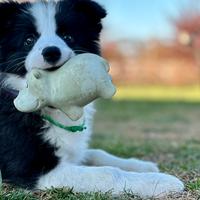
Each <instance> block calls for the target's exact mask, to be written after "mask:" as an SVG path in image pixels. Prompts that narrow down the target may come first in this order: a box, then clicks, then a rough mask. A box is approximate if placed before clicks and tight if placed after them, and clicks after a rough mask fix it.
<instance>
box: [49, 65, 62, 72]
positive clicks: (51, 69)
mask: <svg viewBox="0 0 200 200" xmlns="http://www.w3.org/2000/svg"><path fill="white" fill-rule="evenodd" d="M60 67H61V66H53V67H50V68H48V69H46V71H48V72H53V71H56V70H57V69H59V68H60Z"/></svg>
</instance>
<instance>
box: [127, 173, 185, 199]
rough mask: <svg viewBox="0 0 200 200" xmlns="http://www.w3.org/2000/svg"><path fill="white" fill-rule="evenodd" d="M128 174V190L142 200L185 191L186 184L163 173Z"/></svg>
mask: <svg viewBox="0 0 200 200" xmlns="http://www.w3.org/2000/svg"><path fill="white" fill-rule="evenodd" d="M126 173H127V174H126V176H127V180H128V181H127V184H126V189H130V191H132V192H133V193H134V194H136V195H138V196H140V197H142V198H162V197H164V196H167V195H170V194H176V193H181V192H182V191H183V190H184V184H183V183H182V181H180V180H179V179H178V178H176V177H175V176H171V175H168V174H163V173H132V175H131V173H130V172H126Z"/></svg>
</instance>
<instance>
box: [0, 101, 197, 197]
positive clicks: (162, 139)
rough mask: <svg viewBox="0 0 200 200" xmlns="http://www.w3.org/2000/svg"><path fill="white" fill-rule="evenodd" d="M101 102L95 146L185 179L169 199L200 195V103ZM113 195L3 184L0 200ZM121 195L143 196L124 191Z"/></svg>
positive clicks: (96, 123) (98, 105)
mask: <svg viewBox="0 0 200 200" xmlns="http://www.w3.org/2000/svg"><path fill="white" fill-rule="evenodd" d="M122 99H123V98H121V100H119V98H118V100H115V101H99V102H97V109H98V112H97V114H96V118H95V126H94V132H95V133H94V135H93V140H92V143H91V146H92V147H95V148H103V149H105V150H107V151H109V152H110V153H113V154H115V155H118V156H123V157H127V158H128V157H138V158H141V159H146V160H152V161H155V162H157V163H158V164H159V166H160V168H161V170H162V171H165V172H169V173H171V174H175V175H177V176H178V177H180V178H181V179H182V180H184V181H185V184H186V191H185V192H184V194H183V195H181V196H176V197H167V198H166V199H180V200H182V199H183V200H192V199H194V200H195V199H200V103H198V102H196V103H195V102H191V101H190V102H180V101H175V100H173V101H169V100H168V101H164V100H161V101H159V100H158V101H155V100H154V101H152V100H150V101H147V100H143V101H141V100H140V101H139V100H138V101H136V100H133V99H132V98H131V99H130V98H129V100H126V101H125V100H122ZM7 199H12V200H15V199H16V200H25V199H27V200H29V199H30V200H32V199H34V200H35V199H42V200H50V199H51V200H58V199H59V200H61V199H62V200H63V199H70V200H109V199H113V198H112V197H111V195H110V193H109V192H108V193H107V194H101V193H92V194H80V193H78V194H77V193H74V192H73V190H67V189H63V190H51V191H48V192H43V193H36V194H28V193H27V192H24V191H20V190H16V189H11V188H9V187H7V186H4V188H3V190H2V191H1V193H0V200H7ZM115 199H117V200H121V199H122V200H123V199H124V200H125V199H129V200H132V199H138V198H137V197H134V196H133V195H132V194H126V193H125V194H124V195H123V196H121V197H118V198H115Z"/></svg>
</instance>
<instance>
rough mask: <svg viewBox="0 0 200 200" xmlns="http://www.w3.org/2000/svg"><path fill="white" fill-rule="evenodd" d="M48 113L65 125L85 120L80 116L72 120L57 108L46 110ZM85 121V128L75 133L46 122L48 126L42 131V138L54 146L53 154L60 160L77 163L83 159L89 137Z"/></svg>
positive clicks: (87, 124)
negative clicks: (45, 130) (46, 129)
mask: <svg viewBox="0 0 200 200" xmlns="http://www.w3.org/2000/svg"><path fill="white" fill-rule="evenodd" d="M48 114H49V115H50V116H51V117H52V118H53V119H54V120H56V121H58V122H59V123H61V124H63V125H66V126H78V125H81V124H82V123H83V121H85V118H81V119H80V120H78V121H76V122H72V121H71V120H70V119H68V118H67V117H66V116H65V115H64V114H63V113H61V112H60V111H58V110H55V111H53V112H52V111H51V112H48ZM85 123H86V126H87V129H86V130H84V131H82V132H76V133H73V132H69V131H66V130H64V129H62V128H59V127H57V126H55V125H52V124H48V123H47V125H48V126H50V128H49V130H48V131H47V132H45V133H43V134H44V135H43V138H44V139H45V141H48V142H49V143H50V144H51V145H53V146H54V147H56V151H55V154H56V156H58V157H59V158H60V159H61V161H63V162H69V163H76V164H79V163H80V162H81V161H82V160H83V159H84V152H85V150H86V149H87V146H88V141H89V138H90V127H89V123H87V121H85Z"/></svg>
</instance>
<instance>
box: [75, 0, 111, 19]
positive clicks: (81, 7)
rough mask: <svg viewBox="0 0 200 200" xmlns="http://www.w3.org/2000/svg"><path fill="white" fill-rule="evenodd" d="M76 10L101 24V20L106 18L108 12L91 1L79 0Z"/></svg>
mask: <svg viewBox="0 0 200 200" xmlns="http://www.w3.org/2000/svg"><path fill="white" fill-rule="evenodd" d="M75 10H76V11H78V12H82V13H84V14H85V15H87V16H88V17H90V20H91V21H93V22H96V23H98V22H100V21H101V19H103V18H104V17H106V15H107V13H106V10H105V9H104V8H103V7H102V6H100V5H99V4H98V3H96V2H94V1H91V0H77V1H76V3H75Z"/></svg>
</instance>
